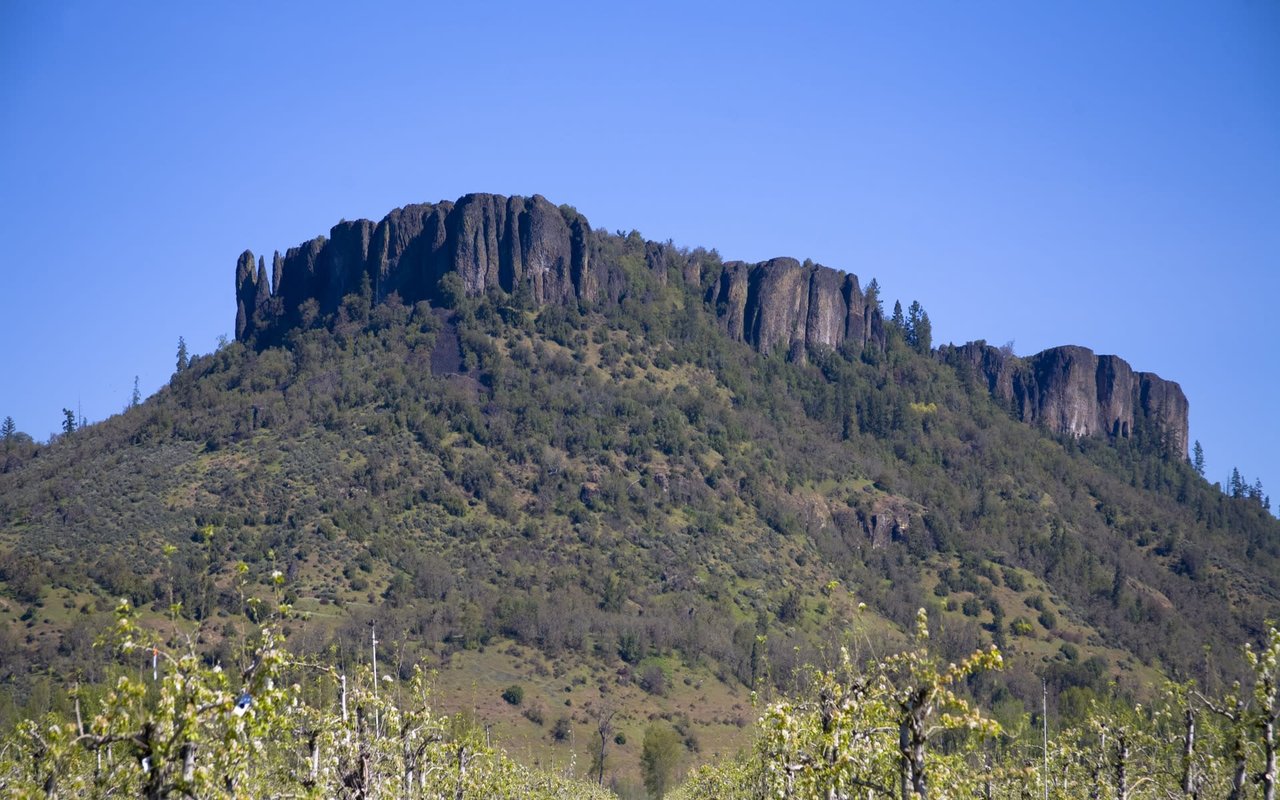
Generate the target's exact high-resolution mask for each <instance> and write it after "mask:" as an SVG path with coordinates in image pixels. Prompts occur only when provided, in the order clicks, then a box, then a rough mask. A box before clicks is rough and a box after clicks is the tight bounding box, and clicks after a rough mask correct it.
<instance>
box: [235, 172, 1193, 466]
mask: <svg viewBox="0 0 1280 800" xmlns="http://www.w3.org/2000/svg"><path fill="white" fill-rule="evenodd" d="M619 235H620V234H619ZM619 235H614V234H609V233H607V232H604V231H597V230H593V229H592V228H591V226H590V225H589V224H588V222H587V220H586V218H585V217H583V216H582V215H581V214H580V213H578V211H577V210H576V209H574V208H573V207H571V206H556V205H553V204H552V203H550V202H549V201H547V200H546V198H544V197H542V196H541V195H534V196H533V197H503V196H501V195H493V194H469V195H466V196H465V197H462V198H460V199H458V200H457V201H456V202H449V201H441V202H439V203H434V204H432V203H423V204H418V205H409V206H405V207H404V208H398V209H396V210H394V211H392V212H391V213H390V214H388V215H387V216H386V217H384V218H383V219H382V220H381V221H379V222H376V223H375V222H372V221H370V220H356V221H354V222H346V221H344V222H340V223H338V224H337V225H335V226H334V227H333V228H332V229H331V230H330V231H329V236H328V238H326V237H323V236H319V237H317V238H315V239H312V240H311V241H309V242H304V243H303V244H301V245H299V246H297V247H292V248H290V249H289V250H288V251H286V252H285V254H284V255H283V256H281V255H280V253H279V252H278V251H277V252H276V253H275V255H274V257H273V259H272V266H271V278H270V280H269V281H268V277H267V269H266V263H265V260H264V259H262V258H256V259H255V257H254V254H253V253H252V252H250V251H247V250H246V251H245V252H244V253H242V254H241V256H240V258H239V260H238V261H237V263H236V339H238V340H240V341H242V342H247V343H252V344H254V345H256V346H258V347H267V346H271V345H275V344H280V343H282V342H283V341H284V338H285V335H286V334H287V333H288V331H289V330H291V329H293V328H297V327H307V326H310V325H311V324H313V323H314V322H315V321H316V320H317V319H319V318H321V317H324V316H327V315H329V314H332V313H334V312H335V311H337V309H338V307H339V305H340V304H341V302H342V299H343V297H345V296H347V295H349V294H356V293H361V292H364V293H368V294H369V295H370V297H371V300H372V301H373V302H375V303H377V302H382V301H384V300H386V299H387V298H388V297H391V296H392V295H396V296H397V297H398V298H399V299H400V300H401V301H402V302H405V303H409V304H412V303H416V302H419V301H423V300H426V301H428V302H439V301H441V300H442V299H443V297H444V293H445V291H446V290H445V289H444V287H443V286H442V283H441V282H442V279H443V278H445V276H446V275H449V274H456V275H457V276H458V279H459V280H460V283H461V286H462V289H463V290H464V291H465V292H466V293H467V294H469V295H480V294H484V293H486V292H493V291H496V292H502V293H506V294H513V293H517V292H521V293H524V292H527V293H528V297H529V298H531V300H532V302H533V303H534V304H536V305H552V304H555V305H567V304H577V305H580V306H584V307H589V306H591V305H592V304H598V303H619V302H622V300H623V299H624V298H626V297H627V296H628V294H629V293H630V292H632V291H633V290H635V288H636V286H635V285H636V284H637V283H638V278H639V277H644V278H647V279H651V280H654V281H657V282H659V283H666V282H667V281H668V280H679V281H682V282H683V283H684V284H685V285H686V288H687V289H688V290H690V291H691V292H695V293H697V294H698V295H700V296H701V297H702V299H703V300H704V302H705V303H706V304H707V306H708V308H709V310H711V311H712V312H713V313H714V314H715V315H716V318H717V319H718V320H719V323H720V325H721V327H722V328H723V330H724V331H725V333H726V334H727V335H729V336H730V337H732V338H733V339H736V340H738V341H742V342H746V343H747V344H749V345H751V346H752V347H754V348H755V349H756V350H758V351H760V352H761V353H764V354H771V353H774V352H782V353H785V355H786V356H787V357H788V358H790V359H793V360H802V359H804V358H805V356H806V354H807V353H808V352H810V351H814V350H815V349H816V348H831V349H838V348H841V347H847V346H853V347H856V348H858V349H862V348H865V347H871V348H879V349H882V348H883V347H884V346H885V337H886V327H885V322H884V319H883V316H882V313H881V310H880V305H879V301H878V299H877V298H868V297H867V296H866V294H865V293H864V292H863V290H862V288H861V287H860V286H859V283H858V278H857V276H856V275H853V274H851V273H845V272H841V271H838V270H835V269H832V268H830V267H825V266H822V265H820V264H813V263H811V262H808V261H806V262H804V263H801V262H799V261H797V260H795V259H793V258H774V259H770V260H769V261H764V262H760V263H756V264H748V263H744V262H741V261H730V262H725V263H723V264H722V263H720V261H719V259H716V258H708V257H707V254H706V253H705V252H703V251H700V250H699V251H694V252H692V253H689V252H686V251H683V250H680V249H677V248H675V247H673V246H672V245H671V244H670V243H667V244H662V243H658V242H644V252H645V259H644V264H643V267H642V268H643V270H645V271H646V272H647V273H648V274H647V275H645V276H637V274H636V272H635V269H636V267H635V265H629V264H626V263H624V260H623V259H621V258H619V257H617V256H616V253H617V252H618V248H617V247H614V246H611V245H613V244H614V243H616V241H617V239H618V236H619ZM632 235H635V234H632ZM937 355H938V356H939V357H940V358H942V359H944V360H945V361H947V362H948V363H951V364H952V365H953V366H956V367H957V368H958V369H972V370H973V371H974V372H975V373H976V375H978V376H980V377H981V379H982V380H984V381H985V382H986V385H987V388H988V389H989V391H990V392H991V394H992V395H993V396H995V397H996V398H998V399H999V400H1001V401H1002V402H1004V403H1005V404H1006V405H1007V406H1008V407H1009V409H1010V411H1011V413H1013V414H1014V416H1015V417H1017V418H1019V419H1021V420H1023V421H1024V422H1027V423H1032V424H1037V425H1040V426H1042V427H1044V428H1047V429H1048V430H1049V431H1050V432H1052V433H1054V434H1058V435H1066V436H1073V437H1082V436H1106V437H1110V438H1112V439H1123V438H1129V437H1131V436H1134V435H1135V433H1136V432H1137V431H1138V430H1139V429H1140V428H1141V429H1144V430H1148V431H1150V432H1152V433H1154V434H1155V435H1157V436H1158V437H1159V440H1160V442H1161V443H1162V446H1163V448H1164V450H1165V452H1166V453H1168V454H1170V455H1172V456H1174V457H1178V458H1184V459H1185V458H1186V453H1187V437H1188V427H1187V426H1188V422H1187V416H1188V403H1187V399H1186V396H1185V395H1184V394H1183V393H1182V389H1181V388H1180V387H1179V386H1178V384H1176V383H1173V382H1171V381H1166V380H1163V379H1161V378H1160V377H1159V376H1157V375H1154V374H1152V373H1149V372H1135V371H1134V370H1133V369H1132V368H1131V367H1130V366H1129V364H1128V363H1126V362H1125V361H1124V360H1123V359H1121V358H1120V357H1118V356H1110V355H1103V356H1099V355H1095V354H1094V353H1093V352H1092V351H1090V350H1088V349H1086V348H1083V347H1076V346H1064V347H1055V348H1051V349H1049V350H1045V351H1044V352H1041V353H1037V354H1036V355H1033V356H1029V357H1026V358H1017V357H1014V356H1012V355H1011V354H1008V353H1004V352H1002V351H1000V350H998V349H997V348H994V347H990V346H988V345H986V344H985V343H982V342H971V343H969V344H965V345H960V346H946V347H943V348H940V349H939V350H938V351H937Z"/></svg>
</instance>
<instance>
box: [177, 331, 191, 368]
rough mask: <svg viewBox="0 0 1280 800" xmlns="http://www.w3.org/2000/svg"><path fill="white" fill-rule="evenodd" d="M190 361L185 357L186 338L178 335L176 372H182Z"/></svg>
mask: <svg viewBox="0 0 1280 800" xmlns="http://www.w3.org/2000/svg"><path fill="white" fill-rule="evenodd" d="M190 363H191V362H190V361H189V360H188V358H187V340H186V339H184V338H183V337H181V336H179V337H178V372H182V371H183V370H184V369H186V368H187V366H188V365H189V364H190Z"/></svg>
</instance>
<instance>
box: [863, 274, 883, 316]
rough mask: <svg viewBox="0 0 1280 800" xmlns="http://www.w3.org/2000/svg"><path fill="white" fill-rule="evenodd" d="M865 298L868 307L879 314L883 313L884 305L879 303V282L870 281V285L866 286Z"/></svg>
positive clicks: (873, 279)
mask: <svg viewBox="0 0 1280 800" xmlns="http://www.w3.org/2000/svg"><path fill="white" fill-rule="evenodd" d="M866 298H867V305H868V306H870V307H872V308H874V309H875V310H876V311H879V312H880V313H881V314H883V313H884V305H883V304H881V302H880V281H878V280H876V279H875V278H872V279H871V283H868V284H867V294H866Z"/></svg>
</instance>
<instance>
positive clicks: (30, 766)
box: [0, 603, 613, 800]
mask: <svg viewBox="0 0 1280 800" xmlns="http://www.w3.org/2000/svg"><path fill="white" fill-rule="evenodd" d="M118 616H119V619H118V621H117V625H116V627H115V630H114V631H113V637H112V638H113V641H114V648H115V650H116V652H117V653H118V654H119V655H120V656H121V657H122V658H123V659H124V660H126V661H134V662H135V663H136V662H137V660H138V657H139V656H141V657H142V658H143V659H148V658H149V659H150V663H151V666H150V667H149V668H147V667H144V668H143V669H142V670H139V671H138V672H137V673H136V674H133V673H132V671H128V672H123V671H122V672H120V674H118V675H117V677H116V678H115V680H114V681H111V682H108V683H107V684H106V685H105V686H101V687H84V688H80V687H76V688H75V689H74V690H73V691H72V696H73V698H74V703H75V705H74V709H75V710H74V715H73V716H72V717H70V718H69V717H68V716H67V715H65V714H49V715H47V716H45V717H44V718H42V719H32V720H25V721H23V722H22V723H20V724H19V725H18V727H17V730H16V731H15V732H14V733H13V734H11V735H10V736H8V737H7V738H5V739H4V740H3V743H0V795H2V796H4V797H9V798H59V797H68V798H69V797H141V798H147V800H159V799H160V798H197V797H198V798H215V797H222V798H266V797H272V798H283V797H296V798H350V799H351V800H356V799H357V798H359V799H361V800H364V799H368V800H372V799H373V798H392V797H396V798H400V797H441V798H443V797H449V798H456V800H462V798H512V799H513V800H514V799H515V798H548V799H551V798H563V797H581V798H588V799H589V798H604V797H612V796H613V795H612V794H611V793H609V792H606V791H604V790H603V789H601V788H599V787H598V786H595V785H592V784H590V783H587V782H585V781H581V780H575V779H574V778H572V777H566V776H561V775H557V774H553V773H549V772H540V771H535V770H530V769H527V768H525V767H522V766H519V765H517V764H516V763H515V762H513V761H512V760H511V759H510V758H508V757H507V756H506V755H504V754H503V753H501V752H499V751H497V750H495V749H494V748H493V747H491V746H490V745H489V742H488V741H487V739H488V737H487V733H486V732H485V731H484V730H482V729H481V728H480V727H479V726H478V725H476V724H475V723H474V721H473V720H468V719H466V718H464V717H452V718H451V717H445V716H439V715H437V714H434V713H433V712H432V710H431V706H430V703H429V699H430V697H429V691H428V689H429V685H430V682H429V680H428V679H427V677H426V676H424V675H423V674H422V673H421V672H417V673H415V674H414V676H413V677H412V678H411V679H410V680H408V681H399V680H397V679H395V678H393V677H392V676H389V675H386V674H384V675H383V676H382V677H381V679H379V678H378V676H377V668H376V661H374V662H373V663H372V664H371V665H370V666H368V667H362V668H357V669H354V670H352V672H351V674H347V673H346V672H344V671H341V670H340V669H338V668H337V667H334V666H331V665H327V664H323V663H307V662H302V661H299V660H297V659H296V658H294V657H292V656H291V654H289V652H288V651H287V650H285V649H284V648H283V647H282V646H281V642H280V640H279V639H278V635H277V633H276V631H275V628H273V627H271V626H265V627H262V628H261V629H259V630H257V631H255V632H254V634H253V635H252V637H251V638H249V637H247V638H246V639H245V640H244V641H243V642H242V644H243V650H242V652H241V658H240V659H239V660H240V663H242V664H243V666H242V667H240V668H230V669H224V668H223V666H222V665H220V664H219V665H214V666H210V665H208V664H207V663H205V662H204V661H202V660H201V659H200V658H199V656H198V655H197V654H196V653H195V652H194V650H191V649H186V650H182V649H170V648H171V646H172V643H170V642H162V641H159V640H155V639H153V638H152V637H150V636H148V635H147V634H146V632H145V631H144V629H142V628H141V627H139V626H138V625H137V624H136V623H135V621H134V618H133V616H132V614H131V611H130V608H129V606H128V604H127V603H125V604H122V606H121V608H120V610H119V614H118Z"/></svg>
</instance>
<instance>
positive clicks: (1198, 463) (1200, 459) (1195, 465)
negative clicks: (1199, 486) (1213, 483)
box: [1191, 439, 1204, 478]
mask: <svg viewBox="0 0 1280 800" xmlns="http://www.w3.org/2000/svg"><path fill="white" fill-rule="evenodd" d="M1191 468H1192V469H1194V470H1195V471H1196V474H1197V475H1199V476H1200V477H1201V478H1203V477H1204V448H1203V447H1201V446H1200V440H1199V439H1196V444H1195V447H1193V448H1191Z"/></svg>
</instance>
